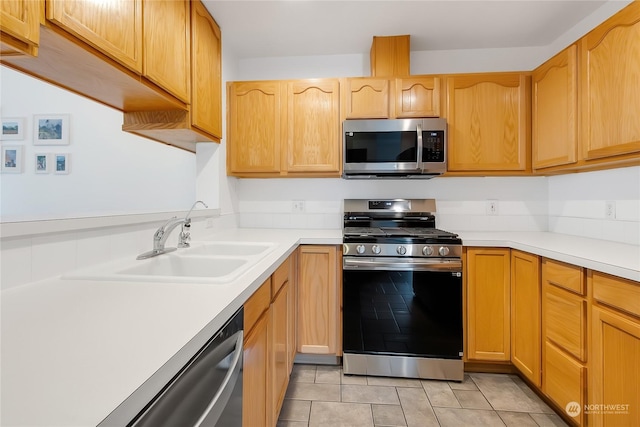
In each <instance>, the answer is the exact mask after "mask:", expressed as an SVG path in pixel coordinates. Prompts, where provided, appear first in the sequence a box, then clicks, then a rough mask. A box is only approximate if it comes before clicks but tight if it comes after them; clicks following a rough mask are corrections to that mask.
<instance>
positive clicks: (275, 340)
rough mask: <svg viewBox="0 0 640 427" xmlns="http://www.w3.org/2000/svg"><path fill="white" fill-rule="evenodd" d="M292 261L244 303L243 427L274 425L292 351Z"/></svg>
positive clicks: (289, 370)
mask: <svg viewBox="0 0 640 427" xmlns="http://www.w3.org/2000/svg"><path fill="white" fill-rule="evenodd" d="M291 271H292V267H291V259H290V258H289V259H287V260H285V261H284V262H283V263H282V264H281V265H280V267H278V269H277V270H276V271H275V272H274V273H273V275H272V276H271V277H270V278H269V279H268V280H267V281H265V282H264V283H263V284H262V286H261V287H260V288H258V290H256V292H255V293H254V294H253V295H252V296H251V297H250V298H249V299H248V300H247V302H246V303H245V304H244V323H245V325H244V328H245V340H244V363H243V369H244V373H243V401H244V402H247V403H245V404H244V405H243V407H242V411H243V422H242V423H243V425H244V426H249V427H255V426H271V425H276V422H277V420H278V415H279V414H280V408H281V407H282V403H283V401H284V395H285V392H286V390H287V386H288V385H289V375H290V374H291V368H292V366H293V363H292V354H293V353H294V352H295V337H294V340H292V339H291V330H292V328H295V316H294V315H293V314H295V309H294V307H293V303H294V300H293V298H292V297H291V296H292V294H293V293H292V290H293V289H294V288H295V281H294V280H292V276H291Z"/></svg>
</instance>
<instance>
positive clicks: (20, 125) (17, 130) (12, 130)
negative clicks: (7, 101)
mask: <svg viewBox="0 0 640 427" xmlns="http://www.w3.org/2000/svg"><path fill="white" fill-rule="evenodd" d="M0 139H1V140H3V141H10V140H14V141H19V140H22V139H24V117H3V118H2V133H1V134H0Z"/></svg>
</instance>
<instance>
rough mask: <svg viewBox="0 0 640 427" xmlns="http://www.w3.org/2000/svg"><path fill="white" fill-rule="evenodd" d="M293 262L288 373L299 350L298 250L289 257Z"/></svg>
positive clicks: (290, 278) (290, 275)
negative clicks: (297, 312)
mask: <svg viewBox="0 0 640 427" xmlns="http://www.w3.org/2000/svg"><path fill="white" fill-rule="evenodd" d="M289 259H290V260H291V263H290V266H291V270H290V272H289V300H288V302H287V316H288V317H289V330H288V335H287V339H288V341H287V347H288V353H289V355H288V368H287V369H288V372H289V373H291V370H292V369H293V362H294V360H295V358H296V351H297V349H298V339H297V335H298V319H297V316H296V309H297V307H298V251H297V250H296V251H295V252H294V253H292V254H291V256H290V257H289Z"/></svg>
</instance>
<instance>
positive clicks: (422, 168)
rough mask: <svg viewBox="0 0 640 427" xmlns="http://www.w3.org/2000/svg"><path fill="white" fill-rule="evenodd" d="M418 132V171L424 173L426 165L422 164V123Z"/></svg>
mask: <svg viewBox="0 0 640 427" xmlns="http://www.w3.org/2000/svg"><path fill="white" fill-rule="evenodd" d="M416 132H417V133H418V150H417V151H418V169H420V171H421V172H424V163H422V150H423V147H422V123H418V126H417V127H416Z"/></svg>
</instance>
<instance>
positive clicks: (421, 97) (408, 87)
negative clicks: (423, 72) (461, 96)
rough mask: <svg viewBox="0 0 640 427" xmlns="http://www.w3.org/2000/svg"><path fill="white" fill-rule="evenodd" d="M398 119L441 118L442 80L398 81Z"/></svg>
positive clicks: (429, 78)
mask: <svg viewBox="0 0 640 427" xmlns="http://www.w3.org/2000/svg"><path fill="white" fill-rule="evenodd" d="M396 117H398V118H410V117H440V78H439V77H433V76H423V77H405V78H402V79H396Z"/></svg>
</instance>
